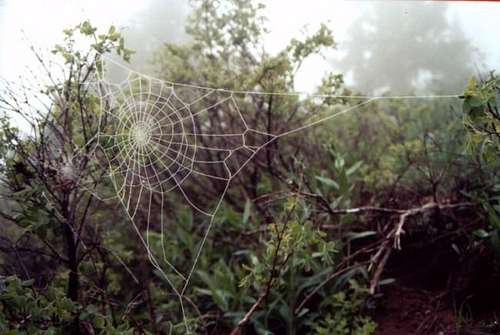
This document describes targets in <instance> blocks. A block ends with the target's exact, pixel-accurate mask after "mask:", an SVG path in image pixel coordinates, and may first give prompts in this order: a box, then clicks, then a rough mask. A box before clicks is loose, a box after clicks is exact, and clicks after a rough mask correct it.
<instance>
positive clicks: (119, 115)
mask: <svg viewBox="0 0 500 335" xmlns="http://www.w3.org/2000/svg"><path fill="white" fill-rule="evenodd" d="M123 98H124V99H122V100H121V101H120V102H119V104H117V105H118V106H117V107H118V108H116V110H115V111H114V112H113V113H109V114H108V116H109V117H110V120H109V121H110V123H111V124H112V126H113V128H114V130H113V132H114V133H115V134H116V135H114V136H110V137H109V138H110V139H111V141H108V142H107V144H106V145H105V146H104V147H105V151H107V157H112V158H111V161H110V166H111V168H112V171H113V174H114V176H115V177H118V176H121V178H123V181H124V185H126V186H139V185H140V186H143V187H147V188H149V189H151V190H155V191H159V192H166V191H169V190H171V189H174V188H176V187H179V186H180V184H181V183H182V182H183V181H184V180H185V179H186V177H187V176H188V175H189V174H190V173H191V172H192V168H193V162H194V160H195V155H196V149H197V146H196V129H195V125H194V119H193V117H192V115H191V113H190V111H189V109H188V107H187V106H186V105H185V104H184V103H183V102H182V101H180V99H177V98H176V97H175V96H173V95H168V96H164V95H155V94H153V93H149V94H148V95H142V94H133V95H130V96H124V97H123Z"/></svg>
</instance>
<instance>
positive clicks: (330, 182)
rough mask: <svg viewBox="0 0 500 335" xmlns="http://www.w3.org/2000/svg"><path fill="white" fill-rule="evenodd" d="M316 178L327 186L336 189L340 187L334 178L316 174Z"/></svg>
mask: <svg viewBox="0 0 500 335" xmlns="http://www.w3.org/2000/svg"><path fill="white" fill-rule="evenodd" d="M316 180H318V181H319V182H321V183H322V184H324V185H326V186H328V187H333V188H334V189H336V190H338V189H339V188H340V187H339V184H337V182H336V181H335V180H333V179H330V178H328V177H320V176H316Z"/></svg>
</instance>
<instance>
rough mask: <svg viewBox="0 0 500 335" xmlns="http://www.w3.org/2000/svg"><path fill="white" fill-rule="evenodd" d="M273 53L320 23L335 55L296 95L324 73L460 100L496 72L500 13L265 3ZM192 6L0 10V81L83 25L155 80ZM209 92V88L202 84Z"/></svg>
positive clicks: (10, 3) (468, 6)
mask: <svg viewBox="0 0 500 335" xmlns="http://www.w3.org/2000/svg"><path fill="white" fill-rule="evenodd" d="M261 2H263V3H264V4H265V5H266V9H265V12H264V14H265V15H266V16H267V18H268V22H267V25H266V27H267V28H268V30H269V34H268V36H266V37H265V40H264V41H263V43H264V45H265V46H266V50H267V51H268V52H269V53H276V52H279V51H280V50H282V49H283V48H284V47H285V46H286V45H287V43H288V41H289V40H290V39H291V38H293V37H300V36H305V35H307V34H308V33H314V32H315V30H316V29H317V27H319V25H320V24H321V23H322V22H324V23H326V24H327V25H328V26H329V27H330V29H332V31H333V34H334V37H335V39H336V41H337V43H338V48H337V50H334V51H332V52H324V53H323V55H322V57H320V56H316V57H314V58H312V59H309V60H308V61H307V62H305V63H304V65H303V68H302V70H301V72H300V73H299V74H298V77H297V80H296V85H297V87H296V89H297V90H299V91H307V92H312V91H313V90H314V87H315V86H316V85H318V84H319V82H320V79H321V77H322V76H323V75H324V74H325V73H328V72H331V71H334V72H341V73H344V74H345V76H346V80H347V83H348V85H350V86H352V87H354V88H356V89H358V90H361V91H363V92H365V93H375V94H378V93H384V92H388V91H390V92H391V93H392V94H425V93H440V94H447V93H450V94H454V93H460V92H461V91H462V90H463V87H464V85H465V83H466V81H467V79H468V78H469V77H470V75H472V74H478V73H484V72H485V71H489V70H493V69H498V68H500V48H498V47H497V43H498V38H497V31H498V30H499V28H500V4H495V3H474V2H469V3H464V2H458V3H456V2H450V3H443V2H416V1H399V2H395V1H373V2H367V1H331V0H308V1H307V2H304V1H287V0H267V1H261ZM189 12H190V5H189V1H188V0H146V1H134V0H126V1H124V0H120V1H118V0H107V1H102V0H86V1H83V0H80V1H75V0H73V1H67V0H44V1H37V0H0V76H2V77H4V78H7V79H11V80H15V78H16V77H17V76H19V75H20V74H21V73H23V71H24V70H25V69H26V68H27V67H28V68H29V67H33V66H36V61H35V60H34V58H33V56H32V54H31V52H30V50H29V48H28V47H29V45H31V44H34V45H36V46H38V47H41V48H42V49H43V48H45V49H48V50H50V48H51V47H52V46H53V45H54V44H55V43H59V42H60V41H61V40H62V32H61V31H62V29H64V28H66V27H68V26H73V25H76V24H78V23H79V22H81V21H82V20H85V19H90V20H91V22H92V23H93V24H94V25H96V26H98V27H99V28H102V29H105V28H107V27H108V26H109V25H110V24H115V25H117V26H118V27H120V28H121V29H122V30H123V32H124V35H125V37H126V43H127V44H128V46H129V47H130V48H132V49H135V50H136V54H135V55H134V56H133V61H132V63H131V65H130V67H132V68H134V69H135V70H139V71H142V72H146V73H149V74H154V69H153V67H152V65H151V63H150V59H151V55H152V53H153V52H154V51H155V50H157V49H158V48H159V47H160V46H161V44H162V43H163V42H165V41H170V42H180V43H181V42H182V43H187V42H188V41H189V37H188V36H187V35H186V34H185V32H184V24H185V22H186V18H187V17H188V16H189ZM198 84H200V85H203V83H198Z"/></svg>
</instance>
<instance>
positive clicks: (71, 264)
mask: <svg viewBox="0 0 500 335" xmlns="http://www.w3.org/2000/svg"><path fill="white" fill-rule="evenodd" d="M64 230H65V233H66V245H67V255H68V269H69V278H68V293H67V294H68V298H70V299H71V300H73V301H78V291H79V287H80V279H79V276H78V258H77V256H78V255H77V246H76V242H75V236H74V234H73V231H72V229H71V226H70V225H69V223H67V224H66V225H65V226H64Z"/></svg>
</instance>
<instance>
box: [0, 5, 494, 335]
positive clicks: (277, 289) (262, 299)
mask: <svg viewBox="0 0 500 335" xmlns="http://www.w3.org/2000/svg"><path fill="white" fill-rule="evenodd" d="M260 12H261V6H260V5H254V4H253V3H252V2H249V1H245V0H228V1H201V0H198V1H194V12H193V15H192V17H191V20H190V22H189V24H188V27H187V32H188V33H189V34H190V36H191V40H190V42H189V43H187V44H182V45H178V44H170V43H167V44H165V45H163V46H161V47H159V49H158V51H157V53H156V55H155V60H154V64H155V65H156V68H157V76H158V77H160V78H164V79H165V80H169V81H173V82H178V83H203V84H206V85H208V86H210V87H221V88H227V89H231V90H236V91H240V90H251V91H272V92H289V91H293V90H294V80H295V76H296V73H297V71H298V70H299V69H300V67H301V65H302V63H303V62H304V60H305V59H307V58H308V57H310V56H311V55H314V54H318V53H319V52H320V51H321V50H323V49H324V48H335V46H336V43H335V40H334V38H333V36H332V32H331V31H330V30H329V29H328V28H327V26H325V25H322V26H321V27H320V28H319V30H318V31H317V32H316V33H314V34H312V35H311V36H306V37H304V38H302V39H293V40H292V41H290V43H289V44H288V46H287V47H286V48H285V49H284V50H283V51H282V52H280V53H278V54H276V55H270V54H268V53H266V52H265V51H264V50H263V49H262V45H261V42H260V41H261V39H262V37H263V35H264V34H265V29H264V28H263V27H264V22H265V19H264V18H263V17H262V16H261V14H260ZM64 36H65V41H64V44H61V45H58V46H56V47H55V49H54V54H55V55H57V56H59V57H61V59H62V60H63V63H64V68H65V69H66V71H65V72H64V73H65V75H66V77H64V78H63V79H61V80H58V79H56V78H53V77H52V76H50V74H51V72H50V71H51V70H50V69H49V68H48V67H44V68H46V69H47V71H48V73H47V74H48V75H49V77H50V79H51V80H52V84H51V85H50V86H48V87H42V88H41V89H35V90H34V91H35V92H36V96H37V97H40V96H41V97H42V98H41V99H40V100H38V102H37V101H36V100H35V101H33V100H28V97H29V96H31V95H30V94H31V93H33V92H32V91H29V92H28V93H30V94H24V93H23V89H25V90H28V88H26V87H23V86H5V89H4V90H3V91H2V92H0V109H1V110H2V111H3V112H4V113H3V115H2V118H1V119H0V120H1V125H2V127H1V129H0V173H1V176H0V178H1V191H2V195H3V197H2V203H1V204H0V205H1V208H0V209H1V211H0V213H1V214H0V215H1V216H0V222H1V227H0V235H1V240H0V252H1V254H0V267H1V273H0V274H1V275H2V277H0V332H1V333H2V334H3V333H5V334H177V333H179V334H180V333H184V332H185V325H184V320H183V319H182V313H181V311H180V306H179V303H178V300H177V298H176V297H175V296H174V295H173V294H172V292H171V291H170V290H169V288H168V286H167V285H166V283H165V282H164V280H163V278H162V276H161V275H160V274H159V273H158V272H157V271H155V270H154V269H153V267H151V266H150V264H149V259H148V252H147V251H146V250H144V249H143V247H142V246H141V244H140V243H139V242H138V238H137V236H136V233H135V231H134V230H133V229H132V227H131V225H130V222H129V221H128V219H127V217H126V216H125V215H124V214H123V211H122V208H121V207H120V204H119V202H118V201H117V200H116V199H107V200H103V199H102V198H101V197H97V196H96V193H97V194H111V193H112V192H113V189H112V185H110V182H109V180H108V179H107V176H106V172H105V169H103V167H102V166H101V165H100V164H99V161H98V160H96V159H94V158H95V156H94V154H93V152H94V150H95V146H96V143H95V142H94V141H93V140H92V139H93V138H94V137H95V134H96V132H97V131H98V124H97V123H98V115H99V112H100V104H99V102H98V98H97V96H96V95H95V93H94V92H93V91H92V89H91V85H89V84H90V83H91V80H92V76H93V74H94V73H95V72H96V71H101V70H103V58H102V56H101V55H102V54H107V53H117V54H118V55H119V56H121V57H122V58H123V59H124V60H125V61H126V60H128V59H129V58H130V57H132V55H133V52H132V51H131V50H128V49H127V48H125V45H124V43H125V42H124V40H123V38H122V37H121V35H120V33H119V32H118V31H116V29H115V28H114V27H111V28H110V29H109V31H107V32H106V33H104V34H98V32H97V31H96V29H95V28H94V27H92V25H91V24H90V23H89V22H84V23H82V24H80V25H78V26H76V27H74V28H71V29H68V30H65V31H64ZM81 36H83V37H85V38H87V39H88V40H90V41H91V42H90V43H89V45H88V50H87V51H85V52H84V51H81V50H80V49H78V48H77V47H76V46H75V44H76V42H75V41H76V40H77V39H78V40H80V39H81ZM37 56H38V55H37ZM39 60H40V62H41V64H42V65H46V64H45V62H44V59H43V57H40V56H39ZM318 93H320V94H329V95H342V96H344V97H334V96H329V97H323V98H310V97H299V96H273V95H250V96H237V97H235V99H237V100H238V105H239V106H240V109H241V110H242V112H243V113H244V115H245V117H246V118H247V120H248V122H249V124H251V126H252V128H254V129H262V130H265V131H267V132H268V133H280V132H281V131H284V130H287V129H293V128H296V127H299V126H300V125H302V124H304V122H306V121H307V120H311V119H312V120H314V119H315V118H317V117H321V116H324V115H328V114H329V113H331V112H332V111H334V110H336V108H339V107H348V106H351V105H354V104H355V103H356V100H355V99H349V98H346V97H349V96H352V97H355V96H356V95H357V94H358V93H356V92H351V91H350V90H348V89H346V88H345V87H344V82H343V77H342V75H341V74H335V73H332V74H329V75H327V76H326V77H325V78H324V80H323V81H322V84H321V86H320V87H319V88H318ZM498 93H499V79H498V77H496V76H495V75H493V74H492V75H491V77H490V78H488V79H487V80H471V82H470V84H469V86H468V87H467V88H466V89H465V93H464V96H463V102H462V101H458V100H457V99H456V98H449V99H441V100H425V101H424V100H390V99H386V100H379V101H375V102H372V103H370V104H367V105H366V106H363V107H359V108H358V109H357V110H356V111H355V112H353V113H349V114H345V115H343V116H342V117H340V118H337V119H335V120H334V121H333V122H328V123H324V124H322V125H321V126H320V127H314V128H311V129H308V130H306V131H304V132H301V133H300V134H298V133H297V134H295V135H292V136H289V137H286V138H283V139H280V140H279V141H276V142H273V143H272V144H271V145H269V146H267V147H265V148H264V149H263V150H262V151H261V152H260V153H259V154H258V155H256V156H255V158H254V159H253V160H252V162H251V163H250V164H249V165H248V166H247V167H246V168H245V170H244V171H243V173H242V174H241V176H240V177H239V178H237V179H235V180H234V181H233V183H232V184H231V189H230V191H229V192H228V193H227V195H226V197H225V200H224V203H223V205H222V206H221V208H220V210H219V212H218V215H217V219H216V222H215V225H214V228H213V230H212V231H211V233H210V236H209V240H208V242H207V244H206V246H205V248H204V250H203V253H202V254H201V258H200V262H199V266H198V267H197V271H196V273H195V275H194V277H193V279H192V283H191V285H190V286H189V288H188V291H187V293H186V298H185V299H186V302H185V304H184V306H185V308H186V314H187V315H188V317H189V319H188V320H187V322H188V324H189V328H190V329H191V331H193V332H194V333H197V334H198V333H199V334H229V333H231V334H334V335H335V334H360V335H361V334H363V335H369V334H373V333H374V332H375V330H376V328H377V324H376V322H375V321H374V319H375V315H376V310H377V308H378V307H379V305H380V299H381V297H382V296H383V293H384V289H387V290H390V289H391V284H393V283H394V281H396V282H397V281H398V278H397V272H394V271H392V272H391V269H392V268H391V265H392V264H396V265H397V264H398V263H397V262H398V257H402V255H403V256H404V253H403V252H404V250H405V247H406V245H417V247H418V248H420V249H419V250H424V251H423V252H427V251H425V250H427V249H426V248H427V247H428V246H429V245H431V246H432V247H433V248H435V250H436V253H439V252H441V251H442V250H446V252H447V253H449V252H451V253H452V257H454V259H455V258H456V259H457V262H459V261H458V260H460V262H461V261H462V260H464V259H474V258H473V255H475V254H476V252H479V251H480V252H482V253H484V252H486V251H484V250H491V251H492V252H493V253H496V255H497V256H496V258H495V257H493V256H491V255H490V254H488V260H490V259H492V260H493V261H492V265H491V268H488V269H489V271H490V272H489V274H488V275H491V276H494V274H495V273H496V272H495V271H498V260H499V258H498V257H499V256H498V255H500V203H499V201H500V198H499V192H500V181H499V180H498V173H497V171H498V164H499V162H498V159H497V156H498V150H499V146H500V141H499V139H500V135H499V127H500V118H499V112H498V102H499V98H498V97H499V94H498ZM178 94H180V95H181V96H182V95H188V94H190V93H189V91H188V90H186V91H184V92H183V91H182V90H180V91H179V92H178ZM47 100H48V101H50V103H49V104H47V105H46V104H40V103H39V101H47ZM462 103H463V106H462ZM12 114H14V115H18V116H20V117H22V118H23V119H24V120H25V121H26V123H27V124H28V125H29V128H31V129H30V130H29V131H23V132H21V130H20V129H17V128H16V127H15V126H14V122H12V120H11V119H10V118H9V117H8V115H12ZM225 115H226V114H224V113H221V116H220V118H219V119H208V120H205V122H206V123H207V125H208V126H209V127H213V128H217V127H231V125H232V124H233V123H232V120H231V118H230V117H229V116H225ZM227 115H229V113H227ZM226 130H227V129H226ZM188 187H189V188H190V190H191V192H193V193H196V194H200V199H199V200H200V201H203V202H206V203H212V202H216V200H217V199H216V196H215V194H212V192H211V191H210V190H211V189H215V190H216V189H217V188H218V187H219V185H218V184H217V183H216V182H214V184H213V185H188ZM171 197H172V198H169V200H168V204H169V206H168V209H161V207H160V205H159V204H158V203H153V205H152V208H153V211H158V210H167V211H168V216H169V221H170V222H171V224H169V225H168V228H167V229H166V231H163V230H159V229H153V231H152V233H151V235H150V236H149V238H150V239H151V243H150V246H151V252H153V253H156V254H161V253H162V252H164V251H163V250H162V249H161V248H162V244H161V243H160V240H161V239H162V238H164V239H165V240H166V243H165V244H166V245H168V250H167V251H166V252H167V253H168V255H171V257H170V259H171V261H172V263H173V264H175V265H176V266H179V268H183V267H184V268H186V267H188V266H189V264H191V262H192V260H193V258H194V256H195V252H196V246H197V244H198V242H199V241H200V237H201V236H202V234H203V231H202V229H200V227H205V226H206V225H207V222H206V218H203V217H200V216H199V215H196V213H195V212H194V211H193V210H192V209H191V208H189V207H187V206H175V204H178V203H181V202H180V201H176V200H178V199H176V198H175V197H176V195H171ZM171 205H174V206H171ZM141 210H142V209H139V211H141ZM144 210H146V209H144ZM120 213H122V214H120ZM403 231H404V232H405V233H406V234H404V235H403ZM162 234H163V236H162ZM412 243H413V244H412ZM399 248H402V249H403V250H402V251H398V249H399ZM490 256H491V257H490ZM393 259H394V263H391V262H392V260H393ZM457 264H458V263H457ZM460 264H461V263H460ZM460 269H461V267H458V270H457V272H459V270H460ZM393 277H394V278H393ZM461 278H462V277H460V278H458V277H453V276H452V277H451V280H450V281H452V280H455V281H457V280H458V279H461ZM457 287H458V288H457ZM453 290H454V291H453V292H454V293H453V301H454V302H455V303H456V304H458V305H463V304H464V303H467V299H464V298H465V297H464V296H463V294H464V292H466V290H465V289H461V288H460V287H459V286H456V287H454V288H453Z"/></svg>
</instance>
